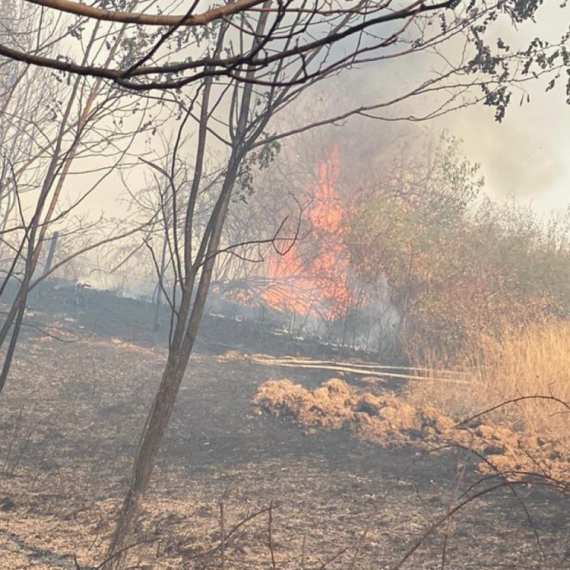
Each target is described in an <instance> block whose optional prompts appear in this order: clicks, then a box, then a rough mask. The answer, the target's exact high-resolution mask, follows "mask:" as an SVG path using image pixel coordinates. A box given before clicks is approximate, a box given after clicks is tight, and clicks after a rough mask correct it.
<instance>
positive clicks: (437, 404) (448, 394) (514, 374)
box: [407, 322, 570, 439]
mask: <svg viewBox="0 0 570 570" xmlns="http://www.w3.org/2000/svg"><path fill="white" fill-rule="evenodd" d="M464 362H465V363H466V364H465V366H463V367H461V369H458V370H457V375H456V378H457V382H449V381H446V382H442V381H441V374H436V373H435V372H434V374H433V377H434V380H432V381H426V382H419V381H418V382H414V383H412V384H411V385H410V386H409V389H408V391H407V399H408V400H409V401H410V403H412V404H414V405H416V406H426V405H429V406H432V407H434V408H436V409H438V410H440V411H441V412H444V413H447V414H449V415H452V416H454V417H456V418H458V419H459V418H462V417H468V416H470V415H473V414H475V413H478V412H480V411H483V410H485V409H490V408H492V407H493V406H496V405H498V404H501V403H502V402H506V401H508V400H512V399H516V398H520V397H521V396H553V397H555V398H558V399H560V400H563V401H564V402H568V403H569V404H570V323H561V322H542V323H535V324H531V325H527V326H525V327H524V328H522V329H521V328H518V329H517V328H506V329H504V330H503V332H502V334H501V335H498V336H492V335H489V334H484V333H482V334H479V335H477V336H476V338H475V339H474V341H473V343H472V346H471V347H470V352H469V354H466V355H465V359H464ZM430 366H431V367H433V368H434V370H435V369H437V368H438V366H437V363H434V362H432V363H430ZM465 380H467V382H465ZM483 421H485V423H491V424H500V425H506V426H508V427H511V428H515V429H517V430H523V431H526V432H529V433H532V434H534V435H536V436H538V437H545V438H548V439H552V438H553V439H560V438H562V439H566V438H570V412H569V411H568V410H567V409H565V408H564V407H563V406H562V405H560V404H558V403H556V402H553V401H548V400H545V399H529V400H524V401H519V402H517V403H514V404H510V405H507V406H503V407H501V408H500V409H498V410H496V411H494V412H492V413H490V414H488V415H486V416H485V419H484V420H483Z"/></svg>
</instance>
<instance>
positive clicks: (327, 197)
mask: <svg viewBox="0 0 570 570" xmlns="http://www.w3.org/2000/svg"><path fill="white" fill-rule="evenodd" d="M339 162H340V155H339V151H338V148H334V149H333V150H332V151H331V153H330V154H329V156H328V157H327V158H326V159H325V160H323V161H322V162H320V163H319V164H318V165H317V166H316V169H315V174H316V179H317V182H316V184H315V186H314V187H313V188H312V189H311V194H312V196H313V200H312V202H311V204H310V206H309V208H308V210H307V215H308V219H309V221H310V224H311V227H312V231H311V234H310V236H309V237H307V238H306V240H303V241H301V242H297V243H295V244H293V246H292V247H291V248H290V249H289V250H288V251H287V252H286V253H285V254H284V255H279V254H275V255H273V256H272V257H271V258H270V259H269V260H268V263H267V277H268V287H267V288H265V290H264V291H262V292H261V293H260V297H261V299H262V301H263V302H265V303H266V304H267V305H269V306H270V307H272V308H273V309H276V310H278V311H287V312H292V313H296V314H299V315H303V316H306V317H309V316H312V315H314V316H318V317H320V318H323V319H325V320H327V321H334V320H337V319H340V318H342V317H343V316H344V315H345V314H346V311H347V308H348V306H349V301H350V291H349V287H348V275H349V266H350V255H349V251H348V248H347V247H346V246H345V244H344V242H343V231H344V230H343V217H344V212H343V208H342V205H341V203H340V200H339V197H338V194H337V191H336V188H337V186H338V176H339Z"/></svg>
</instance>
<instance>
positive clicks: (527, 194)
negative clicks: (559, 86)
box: [434, 89, 570, 209]
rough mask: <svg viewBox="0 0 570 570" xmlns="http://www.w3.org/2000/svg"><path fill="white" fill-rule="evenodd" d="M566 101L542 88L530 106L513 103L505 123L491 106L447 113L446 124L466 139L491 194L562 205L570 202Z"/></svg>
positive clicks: (569, 110)
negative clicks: (545, 91)
mask: <svg viewBox="0 0 570 570" xmlns="http://www.w3.org/2000/svg"><path fill="white" fill-rule="evenodd" d="M560 99H561V97H559V96H558V94H557V93H551V94H545V93H540V92H539V91H538V90H537V89H536V90H535V93H534V94H533V95H532V96H531V102H530V104H529V103H525V104H524V105H522V106H517V104H515V105H513V106H512V107H511V108H510V109H508V111H507V116H506V117H505V119H504V120H503V122H502V123H500V124H499V123H497V122H495V120H494V117H493V113H492V110H491V109H489V108H486V107H473V108H470V109H466V110H464V111H462V112H459V113H456V114H455V115H454V116H453V117H451V116H450V117H447V118H446V119H445V120H444V121H442V126H444V127H445V128H447V129H449V130H450V131H451V132H452V133H453V134H455V135H456V136H458V137H459V138H461V139H462V140H463V150H464V152H465V154H466V156H467V157H468V158H469V159H470V160H472V161H474V162H478V163H480V164H481V171H482V174H483V175H484V176H485V180H486V186H485V188H486V192H487V193H488V194H489V195H491V196H492V197H495V198H498V199H505V198H515V199H520V200H522V201H528V200H531V201H533V202H535V204H536V205H537V207H538V208H541V209H542V208H545V209H548V208H556V207H560V206H561V205H562V204H563V203H565V202H567V200H568V198H567V195H566V186H567V183H568V180H569V178H570V168H569V166H568V163H567V161H566V159H565V155H566V154H567V152H568V147H569V146H570V135H569V134H568V131H567V130H565V129H562V128H560V127H561V125H565V124H568V121H569V120H570V108H569V107H568V106H567V105H566V104H565V103H564V102H563V101H561V100H560ZM438 126H439V125H437V124H435V125H434V128H437V127H438Z"/></svg>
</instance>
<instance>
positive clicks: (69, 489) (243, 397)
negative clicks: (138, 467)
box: [0, 298, 570, 570]
mask: <svg viewBox="0 0 570 570" xmlns="http://www.w3.org/2000/svg"><path fill="white" fill-rule="evenodd" d="M110 302H111V301H109V303H110ZM98 303H99V304H97V305H95V304H92V305H89V304H88V305H87V307H85V308H83V309H81V310H76V309H75V308H74V309H73V310H69V309H68V308H65V307H63V306H61V307H60V306H58V305H57V304H55V303H54V304H52V306H51V307H46V308H44V309H43V310H38V311H36V312H35V314H31V315H30V320H31V321H32V322H33V323H34V324H35V326H37V327H39V328H40V329H41V332H40V331H39V330H38V329H34V328H30V327H28V328H27V330H26V335H25V338H24V339H23V342H22V344H21V345H20V347H19V350H18V353H17V362H16V363H15V366H14V370H13V374H12V375H11V377H10V379H9V383H8V385H7V387H6V390H5V392H4V393H3V394H2V398H1V401H0V406H1V410H2V411H1V414H0V470H1V473H0V554H1V564H0V566H1V568H2V569H5V570H15V569H27V568H37V569H55V568H68V569H75V568H77V567H78V566H79V567H80V568H92V567H96V566H97V565H98V564H99V563H100V562H101V561H102V556H103V553H104V549H105V544H106V540H107V539H108V537H109V534H110V532H111V530H112V528H113V521H114V516H115V513H116V510H117V507H118V505H119V504H120V502H121V499H122V497H123V496H124V493H125V489H126V481H127V478H128V476H129V474H130V471H131V467H132V460H133V455H134V453H135V450H136V446H137V443H138V438H139V435H140V432H141V429H142V426H143V424H144V421H145V417H146V413H147V411H148V408H149V405H150V402H151V400H152V396H153V392H154V390H155V387H156V385H157V383H158V381H159V378H160V373H161V371H162V368H163V366H164V362H165V357H166V351H165V349H164V347H163V345H164V342H163V341H164V339H160V338H159V339H157V338H156V337H155V336H153V334H152V332H150V330H151V329H150V326H148V325H149V322H150V320H151V316H148V317H145V316H144V315H143V313H144V311H142V309H141V316H140V318H138V317H137V318H136V319H134V317H131V321H133V319H134V320H135V321H136V323H135V322H129V321H128V318H127V316H125V317H124V318H122V316H121V313H120V311H121V310H123V309H122V308H121V307H122V306H123V305H122V304H121V303H123V301H121V300H112V303H113V305H111V304H108V305H106V303H107V301H106V300H105V299H104V298H100V299H99V300H98ZM124 303H125V304H129V303H131V302H130V301H124ZM48 305H49V304H48ZM124 310H125V313H127V312H128V308H127V309H124ZM128 314H131V313H128ZM133 314H134V313H133ZM145 318H147V320H148V321H149V322H147V321H145ZM137 319H138V320H137ZM127 324H128V325H129V326H127ZM244 326H245V325H244ZM223 328H224V336H223V339H222V342H221V344H220V345H216V342H215V337H216V334H215V332H214V333H213V332H212V330H211V329H210V330H208V329H207V328H206V330H205V332H204V337H203V338H204V340H203V342H202V344H201V349H200V350H199V351H198V353H197V354H196V355H194V357H193V358H192V360H191V363H190V366H189V368H188V372H187V376H186V378H185V381H184V384H183V386H182V390H181V393H180V396H179V399H178V402H177V407H176V410H175V416H174V417H173V420H172V423H171V426H170V429H169V432H168V437H167V440H166V442H165V444H164V446H163V452H162V455H161V458H160V461H159V464H158V466H157V468H156V471H155V474H154V477H153V481H154V484H153V488H152V491H151V493H150V494H149V496H148V497H147V499H146V501H145V507H144V516H143V518H142V520H141V522H140V524H139V527H138V535H137V541H138V542H139V544H138V545H137V546H135V547H133V549H132V551H131V558H130V561H131V565H132V566H133V567H136V568H146V569H155V568H156V569H174V568H176V569H185V568H188V569H206V568H222V567H225V568H240V569H247V568H271V567H272V565H273V562H272V555H273V558H274V559H275V564H276V567H277V568H280V569H285V568H307V569H318V568H331V569H334V568H338V569H340V568H343V569H344V568H360V569H364V568H371V569H372V568H374V569H381V568H395V567H398V566H397V564H398V561H399V560H401V559H402V557H403V556H404V554H405V553H406V552H407V551H408V550H410V549H412V548H413V547H414V545H415V544H416V541H418V540H419V539H420V538H421V537H422V535H423V534H424V533H425V532H426V530H427V529H429V528H430V527H431V526H433V525H434V524H435V523H436V522H437V520H438V517H443V516H444V514H445V513H446V512H447V511H448V510H449V509H450V508H451V507H453V506H454V505H456V504H457V502H458V501H459V502H460V501H462V500H463V499H464V498H465V497H468V496H471V495H473V493H475V492H479V491H483V490H484V489H490V488H491V487H492V486H493V485H494V484H496V483H497V482H498V479H497V478H496V477H493V476H492V474H489V476H488V477H487V478H486V479H485V480H483V481H480V480H481V473H480V471H479V470H478V468H477V466H478V465H479V464H480V462H481V461H480V458H478V457H477V456H474V455H473V454H471V453H469V452H467V451H463V450H460V449H457V448H456V449H447V450H439V451H434V450H433V449H427V448H425V447H422V446H420V445H417V444H415V443H414V442H413V441H398V442H396V443H397V445H393V444H392V443H390V445H383V446H380V445H377V442H374V441H373V438H360V439H359V438H358V437H355V435H358V434H356V433H355V431H354V430H353V429H351V427H350V425H349V424H347V423H346V421H344V420H343V421H337V422H336V423H334V425H333V426H330V425H312V426H311V428H312V429H309V430H307V429H306V426H305V427H303V426H299V425H298V423H297V422H295V421H292V419H293V418H292V417H287V414H285V415H284V414H281V415H280V416H279V417H275V415H270V414H265V413H263V411H261V410H262V408H261V407H260V404H261V402H260V401H259V400H258V405H253V406H252V400H253V399H254V398H255V397H256V394H258V390H259V388H260V387H261V386H262V385H263V384H264V383H265V382H267V381H268V380H279V379H282V378H284V377H285V376H286V377H287V378H289V379H290V380H291V382H292V384H293V385H298V386H300V387H301V388H302V389H308V390H310V391H312V392H310V393H312V394H314V393H315V392H314V390H315V388H316V389H317V390H318V389H319V388H318V387H319V386H320V385H321V384H322V383H323V382H326V381H327V380H330V378H331V377H333V376H335V375H336V374H331V373H330V372H327V371H320V370H313V369H302V368H299V369H295V368H288V369H287V370H286V371H284V370H283V369H281V368H280V367H279V366H278V365H275V366H268V365H266V364H260V363H259V362H257V361H256V360H255V359H253V358H251V357H250V356H249V355H248V354H247V353H246V351H245V349H246V348H247V347H245V346H244V340H243V339H244V335H243V329H240V328H239V325H238V324H236V323H233V324H231V325H230V324H226V326H225V327H223ZM147 331H149V332H147ZM240 331H241V332H240ZM46 333H47V334H46ZM232 334H233V335H234V337H235V339H236V341H235V346H239V347H240V349H239V350H228V349H230V348H232V346H231V344H232V338H233V337H232ZM237 339H240V342H239V343H238V340H237ZM228 345H230V346H229V347H228ZM258 348H259V346H257V345H255V346H254V347H253V348H252V352H257V351H258ZM285 372H286V373H285ZM357 384H358V381H357V378H356V377H352V376H351V375H350V374H346V375H344V376H343V377H342V379H341V380H339V381H336V384H335V389H336V390H337V391H339V390H340V391H343V390H345V389H346V390H348V391H349V392H350V391H351V390H353V387H354V386H355V385H357ZM330 386H331V385H330V384H329V387H330ZM324 389H325V390H328V388H326V387H325V388H324ZM307 393H309V392H307ZM382 397H384V398H386V399H389V398H392V397H393V396H392V395H390V394H386V395H385V396H382V395H381V394H375V395H374V398H377V399H378V398H382ZM386 401H388V400H386ZM377 404H378V402H377V401H376V400H372V399H371V398H360V400H359V401H358V402H357V403H356V404H355V408H354V410H355V413H360V414H367V415H368V416H370V417H373V416H374V409H376V408H375V407H374V406H376V405H377ZM333 407H334V406H333ZM335 410H336V411H335ZM313 411H314V410H313ZM328 411H329V412H331V410H328ZM341 411H342V410H341V409H340V408H338V409H336V408H335V409H332V414H323V418H324V417H325V415H329V416H330V417H332V418H334V417H335V414H336V415H337V416H338V414H339V413H340V412H341ZM396 420H397V421H405V418H404V415H403V413H402V410H401V409H400V410H399V411H397V413H396V417H395V418H394V421H396ZM323 421H324V422H328V421H329V420H323ZM334 421H335V420H334V419H333V422H334ZM330 427H333V428H334V429H322V428H330ZM410 429H414V428H413V426H412V427H411V428H410ZM363 439H364V440H363ZM477 482H479V483H478V484H477V486H476V487H472V486H473V485H474V484H476V483H477ZM464 493H467V495H464ZM569 506H570V504H569V501H568V500H567V498H566V497H565V495H564V494H563V493H560V492H558V491H555V490H554V489H552V488H548V487H544V486H541V485H536V484H529V482H528V481H526V482H525V481H519V482H518V484H517V485H516V486H512V487H509V486H506V487H505V486H504V487H500V488H498V489H497V490H495V491H493V492H488V493H486V494H482V495H481V497H479V498H477V499H475V500H473V501H472V502H470V503H469V504H468V505H467V506H465V508H463V509H461V510H460V511H458V512H457V513H456V514H455V515H454V516H452V517H449V518H447V519H446V520H445V522H444V523H442V524H440V525H439V526H438V528H437V530H435V531H434V532H433V533H431V534H430V536H429V537H428V538H427V539H426V540H425V541H424V542H423V543H422V545H421V547H419V548H418V549H417V551H415V553H414V555H413V556H412V557H411V558H410V559H409V560H408V561H407V562H406V563H405V565H404V566H402V567H405V568H414V569H415V568H418V569H420V568H422V569H423V568H425V569H427V568H430V569H431V568H455V569H468V568H469V569H473V570H475V569H481V568H513V569H515V568H517V569H518V568H544V569H558V568H570V558H569V556H570V550H569V549H570V543H569V542H568V538H567V537H568V530H569V527H570V516H568V515H567V513H568V512H570V511H569V509H568V507H569ZM270 508H271V513H270V512H269V509H270ZM270 514H271V523H270V522H269V520H270V516H269V515H270ZM74 557H75V558H76V560H74ZM77 565H78V566H77Z"/></svg>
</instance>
